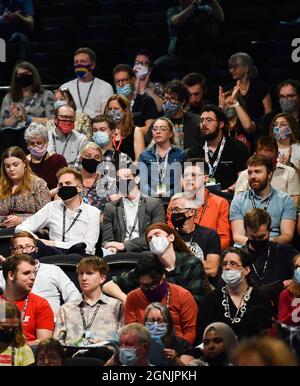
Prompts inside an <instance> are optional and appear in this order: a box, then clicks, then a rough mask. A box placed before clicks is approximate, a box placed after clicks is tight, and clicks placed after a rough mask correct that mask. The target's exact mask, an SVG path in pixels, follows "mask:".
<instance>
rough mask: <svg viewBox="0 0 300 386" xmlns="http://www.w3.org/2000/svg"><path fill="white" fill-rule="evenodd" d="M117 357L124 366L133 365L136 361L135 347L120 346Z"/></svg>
mask: <svg viewBox="0 0 300 386" xmlns="http://www.w3.org/2000/svg"><path fill="white" fill-rule="evenodd" d="M119 359H120V362H121V363H122V365H124V366H134V365H135V364H136V362H137V359H138V358H137V356H136V348H131V347H120V348H119Z"/></svg>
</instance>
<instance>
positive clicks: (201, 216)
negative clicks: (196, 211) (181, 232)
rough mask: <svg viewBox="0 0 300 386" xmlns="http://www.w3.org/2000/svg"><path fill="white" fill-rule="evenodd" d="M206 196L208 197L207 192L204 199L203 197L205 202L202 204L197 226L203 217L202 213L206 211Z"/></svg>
mask: <svg viewBox="0 0 300 386" xmlns="http://www.w3.org/2000/svg"><path fill="white" fill-rule="evenodd" d="M208 196H209V192H207V194H206V197H205V201H204V204H203V205H202V212H201V215H200V217H199V220H198V221H197V224H198V225H199V224H200V222H201V220H202V218H203V216H204V213H205V211H206V208H207V203H208Z"/></svg>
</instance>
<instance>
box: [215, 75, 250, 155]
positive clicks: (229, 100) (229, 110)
mask: <svg viewBox="0 0 300 386" xmlns="http://www.w3.org/2000/svg"><path fill="white" fill-rule="evenodd" d="M240 91H241V83H240V81H239V80H238V81H237V82H236V85H235V86H234V88H233V89H232V90H230V91H226V92H224V91H223V88H222V87H221V86H220V87H219V107H221V109H222V110H223V111H224V114H225V116H226V118H227V120H228V124H227V127H228V135H229V136H230V137H232V138H235V139H237V140H238V141H241V142H242V143H243V144H244V145H245V146H246V147H247V149H248V152H249V154H252V148H253V144H254V140H255V137H254V134H255V131H256V124H255V123H254V122H253V121H252V120H251V117H250V116H249V115H248V113H247V110H246V107H245V102H244V101H243V99H242V96H241V94H240Z"/></svg>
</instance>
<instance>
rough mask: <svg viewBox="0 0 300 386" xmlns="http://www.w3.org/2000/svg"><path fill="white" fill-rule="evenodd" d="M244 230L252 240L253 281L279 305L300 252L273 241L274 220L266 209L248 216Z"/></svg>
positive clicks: (250, 245)
mask: <svg viewBox="0 0 300 386" xmlns="http://www.w3.org/2000/svg"><path fill="white" fill-rule="evenodd" d="M244 227H245V231H246V236H247V237H248V242H247V244H246V246H245V248H246V249H247V251H248V252H249V253H250V255H251V257H252V261H253V262H252V270H251V273H250V277H251V279H252V281H253V282H254V283H255V284H256V286H257V287H262V289H264V290H265V292H266V294H267V295H268V296H269V297H270V298H271V300H273V302H274V303H275V304H277V302H278V297H279V293H280V291H281V290H282V289H283V287H286V286H287V285H288V284H289V283H290V280H289V279H291V278H292V277H293V264H292V260H293V257H294V256H295V255H297V254H298V253H299V252H298V251H297V250H296V249H294V248H293V247H292V246H291V245H289V244H284V243H276V242H274V241H270V231H271V217H270V215H269V213H268V212H267V211H265V210H263V209H260V208H255V209H253V210H251V211H250V212H248V213H246V214H245V216H244Z"/></svg>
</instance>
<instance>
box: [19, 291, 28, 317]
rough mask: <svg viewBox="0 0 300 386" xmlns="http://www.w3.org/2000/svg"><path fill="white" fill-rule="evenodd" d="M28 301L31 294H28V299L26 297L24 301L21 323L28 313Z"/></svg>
mask: <svg viewBox="0 0 300 386" xmlns="http://www.w3.org/2000/svg"><path fill="white" fill-rule="evenodd" d="M28 301H29V295H27V296H26V299H25V303H24V306H23V310H22V313H21V323H23V322H24V319H25V314H26V310H27V306H28Z"/></svg>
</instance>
